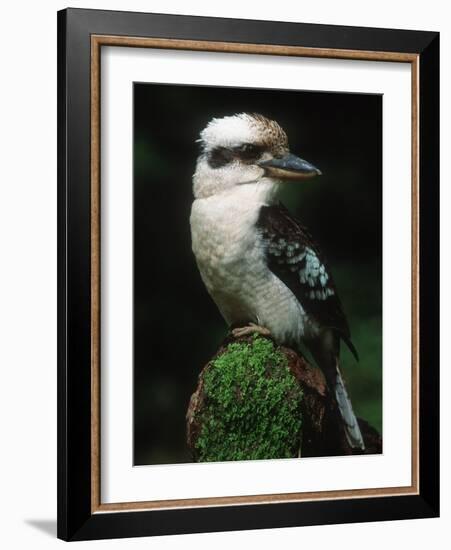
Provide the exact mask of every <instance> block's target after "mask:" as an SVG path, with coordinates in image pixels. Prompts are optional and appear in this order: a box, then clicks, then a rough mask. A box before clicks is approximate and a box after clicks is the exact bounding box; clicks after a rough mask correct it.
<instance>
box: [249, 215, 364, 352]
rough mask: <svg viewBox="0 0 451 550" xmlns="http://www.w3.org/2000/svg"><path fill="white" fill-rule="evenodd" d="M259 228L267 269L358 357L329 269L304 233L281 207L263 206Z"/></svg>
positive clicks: (304, 229)
mask: <svg viewBox="0 0 451 550" xmlns="http://www.w3.org/2000/svg"><path fill="white" fill-rule="evenodd" d="M258 227H259V229H260V231H261V235H262V238H263V242H264V245H265V250H266V258H267V262H268V267H269V269H270V270H271V271H272V272H273V273H274V274H275V275H276V276H277V277H278V278H279V279H280V280H281V281H282V282H283V283H284V284H285V285H286V286H287V287H288V288H289V289H290V290H291V292H292V293H293V294H294V295H295V296H296V298H297V299H298V300H299V302H300V304H301V305H302V307H303V309H304V310H305V311H306V313H307V314H308V315H309V316H311V317H312V318H313V319H314V320H316V321H317V322H318V323H319V325H320V326H321V327H322V328H331V329H333V330H334V331H336V332H337V333H338V335H339V336H341V338H342V339H343V340H344V341H345V342H346V343H347V344H348V346H349V348H350V349H351V351H352V352H353V353H354V355H356V356H357V353H356V350H355V348H354V346H353V345H352V343H351V341H350V331H349V325H348V322H347V320H346V316H345V314H344V312H343V308H342V305H341V302H340V299H339V297H338V294H337V289H336V286H335V283H334V281H333V279H332V275H331V272H330V269H329V267H328V266H327V263H326V261H325V259H324V257H323V255H322V253H321V251H320V250H319V247H318V246H317V244H316V243H315V242H314V241H313V239H312V237H311V235H310V234H309V232H308V231H307V229H306V228H305V227H303V226H302V225H301V224H300V223H299V222H298V221H297V220H295V219H294V218H293V217H292V216H291V215H290V213H289V211H288V210H287V209H286V208H285V207H284V206H283V205H282V204H279V205H273V206H263V207H262V208H261V209H260V214H259V219H258Z"/></svg>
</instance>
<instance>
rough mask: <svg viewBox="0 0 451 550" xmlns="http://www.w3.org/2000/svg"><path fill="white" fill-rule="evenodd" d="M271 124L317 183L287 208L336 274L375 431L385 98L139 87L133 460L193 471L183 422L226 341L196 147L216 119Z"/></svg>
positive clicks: (348, 364)
mask: <svg viewBox="0 0 451 550" xmlns="http://www.w3.org/2000/svg"><path fill="white" fill-rule="evenodd" d="M243 111H250V112H260V113H262V114H264V115H265V116H268V117H270V118H274V119H275V120H277V121H278V122H279V124H280V125H281V126H282V127H283V128H284V129H285V131H286V132H287V135H288V138H289V142H290V148H291V151H292V152H293V153H295V154H297V155H299V156H301V157H302V158H304V159H306V160H308V161H310V162H311V163H313V164H314V165H315V166H317V167H318V168H320V169H321V171H322V172H323V175H322V176H321V177H319V178H316V179H314V180H311V181H308V180H307V181H306V182H304V183H301V184H299V183H298V184H295V183H290V184H287V186H286V188H285V190H284V191H283V193H282V195H281V199H282V201H283V202H284V203H285V205H286V206H287V207H288V208H289V209H290V210H291V211H292V212H293V214H294V215H296V217H298V218H299V219H300V220H301V221H302V222H303V224H304V225H307V227H309V229H310V230H311V232H312V234H313V236H314V238H315V240H316V241H317V242H318V243H319V244H320V246H321V247H322V249H323V250H324V252H325V253H326V256H327V258H328V260H329V263H330V265H331V268H332V272H333V275H334V278H335V280H336V283H337V286H338V290H339V294H340V297H341V300H342V302H343V306H344V309H345V312H346V313H347V316H348V319H349V323H350V327H351V333H352V340H353V342H354V344H355V346H356V348H357V350H358V352H359V355H360V362H359V363H356V362H355V360H354V359H353V358H352V356H351V354H350V353H349V352H348V351H347V349H345V346H343V351H342V366H343V370H344V373H345V377H346V380H347V382H348V387H349V390H350V394H351V398H352V402H353V405H354V408H355V411H356V413H357V415H358V416H361V417H363V418H365V419H366V420H368V421H369V422H370V423H371V424H373V425H374V426H375V427H376V428H377V429H379V430H381V429H382V97H381V96H379V95H367V94H344V93H325V92H303V91H286V90H282V91H280V90H254V89H249V88H247V89H237V88H215V87H199V86H180V85H160V84H147V83H146V84H144V83H135V85H134V462H135V464H137V465H139V464H156V463H160V464H161V463H176V462H188V461H190V456H189V453H188V452H187V448H186V444H185V412H186V409H187V406H188V401H189V398H190V395H191V393H192V392H193V391H194V389H195V387H196V380H197V375H198V373H199V372H200V370H201V368H202V367H203V366H204V364H205V363H206V362H207V361H208V359H209V358H210V357H211V356H212V355H213V353H214V352H215V351H216V349H217V347H218V345H219V343H220V342H221V341H222V339H223V338H224V336H225V334H226V326H225V323H224V321H223V319H222V317H221V315H220V314H219V312H218V310H217V309H216V306H215V304H214V303H213V301H212V300H211V298H210V297H209V295H208V294H207V291H206V290H205V288H204V286H203V283H202V281H201V278H200V275H199V272H198V270H197V267H196V263H195V260H194V256H193V254H192V252H191V239H190V227H189V216H190V208H191V202H192V190H191V178H192V174H193V172H194V169H195V162H196V157H197V155H198V153H199V145H198V144H197V143H195V140H196V139H197V138H198V137H199V132H200V131H201V130H202V129H203V128H204V127H205V125H206V124H207V123H208V121H209V120H210V119H211V118H212V117H220V116H225V115H231V114H235V113H240V112H243Z"/></svg>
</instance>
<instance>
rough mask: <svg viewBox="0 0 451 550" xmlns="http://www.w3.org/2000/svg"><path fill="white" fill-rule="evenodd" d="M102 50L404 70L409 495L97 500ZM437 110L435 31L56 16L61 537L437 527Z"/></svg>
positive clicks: (404, 491) (400, 490)
mask: <svg viewBox="0 0 451 550" xmlns="http://www.w3.org/2000/svg"><path fill="white" fill-rule="evenodd" d="M105 47H114V48H137V49H141V48H150V49H154V50H159V49H164V50H169V51H176V52H180V51H182V52H183V51H190V52H210V53H212V54H214V53H221V54H234V55H236V54H239V55H243V56H244V55H249V54H252V55H258V56H263V58H264V56H280V58H286V57H290V58H291V57H293V58H296V59H297V58H309V59H310V58H312V59H330V60H334V59H345V60H348V61H349V63H353V62H357V61H360V60H364V61H371V62H372V63H374V64H377V63H378V62H384V63H404V64H407V65H409V66H410V70H411V87H410V89H411V96H410V98H409V100H410V101H411V177H412V180H411V181H412V185H411V237H412V249H411V265H410V266H409V267H410V270H411V299H412V301H411V306H412V307H411V327H412V333H411V334H412V339H411V341H412V348H411V351H412V355H411V357H412V364H411V373H412V387H411V404H412V408H411V410H412V416H411V451H412V453H411V483H410V485H409V486H402V487H392V486H390V487H383V488H380V487H378V488H371V487H369V488H366V489H349V490H339V491H337V490H331V491H318V492H305V493H302V494H301V493H298V492H296V491H289V492H286V493H283V494H282V493H277V494H261V495H253V496H247V495H233V494H232V495H229V496H222V497H218V498H215V497H213V498H191V499H186V498H182V499H173V500H163V501H162V500H157V501H154V502H151V500H150V499H149V501H145V500H144V501H142V502H133V501H131V502H124V501H121V502H115V503H104V502H102V501H101V488H100V485H101V475H100V470H101V456H100V455H101V449H100V442H101V434H100V431H101V422H100V417H101V415H100V391H101V388H100V384H101V381H100V327H101V319H100V311H101V304H100V294H101V293H100V288H101V281H102V278H101V273H100V222H101V220H100V213H101V192H100V190H101V184H100V182H101V173H100V166H101V162H100V158H101V139H100V137H101V133H100V112H101V105H100V103H101V95H100V92H101V89H100V77H101V70H102V69H101V63H100V61H101V51H102V48H105ZM375 66H376V65H375ZM438 99H439V34H438V33H435V32H424V31H407V30H391V29H375V28H358V27H345V26H330V25H320V24H303V23H282V22H270V21H251V20H239V19H220V18H209V17H192V16H173V15H161V14H146V13H131V12H112V11H101V10H84V9H66V10H63V11H60V12H58V537H59V538H61V539H64V540H88V539H100V538H116V537H117V538H118V537H133V536H151V535H164V534H180V533H197V532H213V531H229V530H240V529H259V528H277V527H289V526H301V525H317V524H332V523H350V522H364V521H383V520H392V519H413V518H427V517H436V516H438V514H439V342H438V339H439V336H438V334H439V331H438V326H439V284H438V277H439V275H438V273H439V271H438V262H439V232H438V228H439V209H438V201H439V101H438ZM218 466H219V467H221V465H218Z"/></svg>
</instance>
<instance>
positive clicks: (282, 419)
mask: <svg viewBox="0 0 451 550" xmlns="http://www.w3.org/2000/svg"><path fill="white" fill-rule="evenodd" d="M186 420H187V442H188V447H189V448H190V450H191V453H192V456H193V459H194V460H195V461H198V462H211V461H226V460H257V459H274V458H291V457H298V456H301V457H313V456H339V455H349V454H360V453H361V451H355V450H353V449H352V448H351V447H350V446H349V445H348V443H347V440H346V437H345V434H344V431H343V427H342V423H341V419H340V413H339V411H338V408H337V403H336V401H335V398H334V396H333V395H332V394H331V392H330V391H329V389H328V387H327V384H326V380H325V378H324V375H323V373H322V371H321V370H320V369H319V368H318V367H316V366H312V365H311V364H310V363H308V362H307V361H306V359H305V358H304V357H303V356H302V355H300V354H299V353H297V352H295V351H294V350H292V349H290V348H287V347H284V346H277V345H276V344H275V343H274V342H273V341H272V340H271V338H268V337H264V336H260V335H259V336H255V335H253V336H246V337H241V338H238V339H234V338H233V337H231V336H229V337H228V338H227V339H226V340H225V341H224V343H223V344H222V346H221V347H220V348H219V350H218V351H217V353H216V354H215V356H214V357H213V358H212V359H211V360H210V361H209V362H208V363H207V365H206V366H205V367H204V368H203V369H202V371H201V373H200V375H199V380H198V386H197V389H196V391H195V392H194V393H193V395H192V396H191V399H190V403H189V406H188V411H187V415H186ZM358 421H359V425H360V428H361V431H362V435H363V438H364V441H365V446H366V449H365V451H364V452H365V453H367V454H376V453H381V452H382V440H381V437H380V435H379V434H378V432H377V431H376V430H375V429H374V428H372V427H371V426H370V425H369V424H368V423H367V422H365V421H364V420H362V419H360V418H359V419H358Z"/></svg>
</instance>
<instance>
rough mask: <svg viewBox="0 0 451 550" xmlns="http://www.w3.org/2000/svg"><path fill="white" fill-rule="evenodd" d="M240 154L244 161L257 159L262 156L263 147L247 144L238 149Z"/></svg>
mask: <svg viewBox="0 0 451 550" xmlns="http://www.w3.org/2000/svg"><path fill="white" fill-rule="evenodd" d="M238 153H239V155H240V157H241V158H243V159H249V160H250V159H255V158H257V157H259V156H260V154H261V147H259V146H258V145H254V144H253V143H245V144H244V145H241V146H240V147H238Z"/></svg>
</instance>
